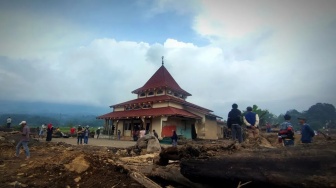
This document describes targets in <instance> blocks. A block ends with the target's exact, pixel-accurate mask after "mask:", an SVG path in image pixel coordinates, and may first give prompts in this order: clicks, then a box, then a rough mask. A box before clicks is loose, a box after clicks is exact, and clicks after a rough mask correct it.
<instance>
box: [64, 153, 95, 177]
mask: <svg viewBox="0 0 336 188" xmlns="http://www.w3.org/2000/svg"><path fill="white" fill-rule="evenodd" d="M64 166H65V168H67V169H68V170H69V171H75V172H77V173H78V174H80V173H82V172H84V171H86V170H87V169H88V168H89V167H90V163H89V162H88V161H86V160H85V159H84V155H80V156H78V157H76V158H75V159H74V160H72V162H71V163H70V164H65V165H64Z"/></svg>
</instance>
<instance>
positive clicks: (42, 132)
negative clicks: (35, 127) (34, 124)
mask: <svg viewBox="0 0 336 188" xmlns="http://www.w3.org/2000/svg"><path fill="white" fill-rule="evenodd" d="M45 127H46V126H45V124H44V123H43V124H42V125H41V128H40V132H39V138H41V139H43V135H44V131H45Z"/></svg>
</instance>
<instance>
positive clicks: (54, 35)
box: [0, 0, 336, 118]
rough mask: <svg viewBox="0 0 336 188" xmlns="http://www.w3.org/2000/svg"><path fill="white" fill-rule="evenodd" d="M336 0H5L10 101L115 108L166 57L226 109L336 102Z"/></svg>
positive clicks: (207, 101) (0, 15)
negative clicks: (235, 105)
mask: <svg viewBox="0 0 336 188" xmlns="http://www.w3.org/2000/svg"><path fill="white" fill-rule="evenodd" d="M335 8H336V1H333V0H329V1H327V0H325V1H322V0H319V1H315V0H296V1H292V0H284V1H270V0H265V1H249V0H248V1H239V2H238V1H224V0H218V1H216V0H203V1H202V0H200V1H198V0H179V1H176V0H122V1H117V0H106V1H104V0H99V1H93V0H80V1H79V0H72V1H69V0H57V1H45V0H31V1H24V0H13V1H9V0H6V1H0V87H1V92H0V100H14V101H29V102H34V101H36V102H56V103H67V104H85V105H93V106H103V107H106V112H109V109H108V106H110V105H112V104H116V103H121V102H124V101H127V100H131V99H134V98H135V97H136V95H134V94H132V93H131V91H133V90H134V89H137V88H139V87H141V86H142V85H143V84H145V82H146V81H147V80H148V79H149V78H150V77H151V76H152V75H153V74H154V72H155V71H156V70H157V69H159V68H160V66H161V56H164V57H165V67H166V68H167V69H168V71H169V72H170V73H171V75H172V76H173V77H174V78H175V80H176V81H177V83H179V85H180V86H181V87H182V88H183V89H184V90H186V91H188V92H189V93H191V94H192V96H191V97H189V98H187V100H188V101H189V102H192V103H195V104H197V105H200V106H203V107H206V108H208V109H211V110H213V111H214V113H215V114H217V115H220V116H223V117H225V118H226V117H227V113H228V112H229V110H230V109H231V105H232V103H237V104H238V105H239V108H240V109H241V110H243V109H245V108H246V107H247V106H249V105H253V104H257V105H258V106H259V107H260V108H262V109H268V110H269V111H271V112H273V113H274V114H276V115H279V114H280V113H285V112H286V110H289V109H297V110H299V111H302V110H307V109H308V108H309V107H310V106H311V105H313V104H315V103H317V102H324V103H331V104H333V105H336V73H335V71H336V9H335Z"/></svg>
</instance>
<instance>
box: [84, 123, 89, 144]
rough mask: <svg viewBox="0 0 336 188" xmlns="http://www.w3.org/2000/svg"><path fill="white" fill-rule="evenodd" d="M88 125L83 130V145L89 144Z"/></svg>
mask: <svg viewBox="0 0 336 188" xmlns="http://www.w3.org/2000/svg"><path fill="white" fill-rule="evenodd" d="M89 128H90V127H89V125H86V128H85V129H84V144H88V143H89V136H90V129H89Z"/></svg>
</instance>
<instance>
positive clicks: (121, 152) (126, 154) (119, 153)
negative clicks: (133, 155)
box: [116, 149, 128, 156]
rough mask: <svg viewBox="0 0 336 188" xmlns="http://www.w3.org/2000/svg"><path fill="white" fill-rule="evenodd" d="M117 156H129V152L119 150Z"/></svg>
mask: <svg viewBox="0 0 336 188" xmlns="http://www.w3.org/2000/svg"><path fill="white" fill-rule="evenodd" d="M116 155H120V156H128V152H127V150H126V149H123V150H118V151H117V153H116Z"/></svg>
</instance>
